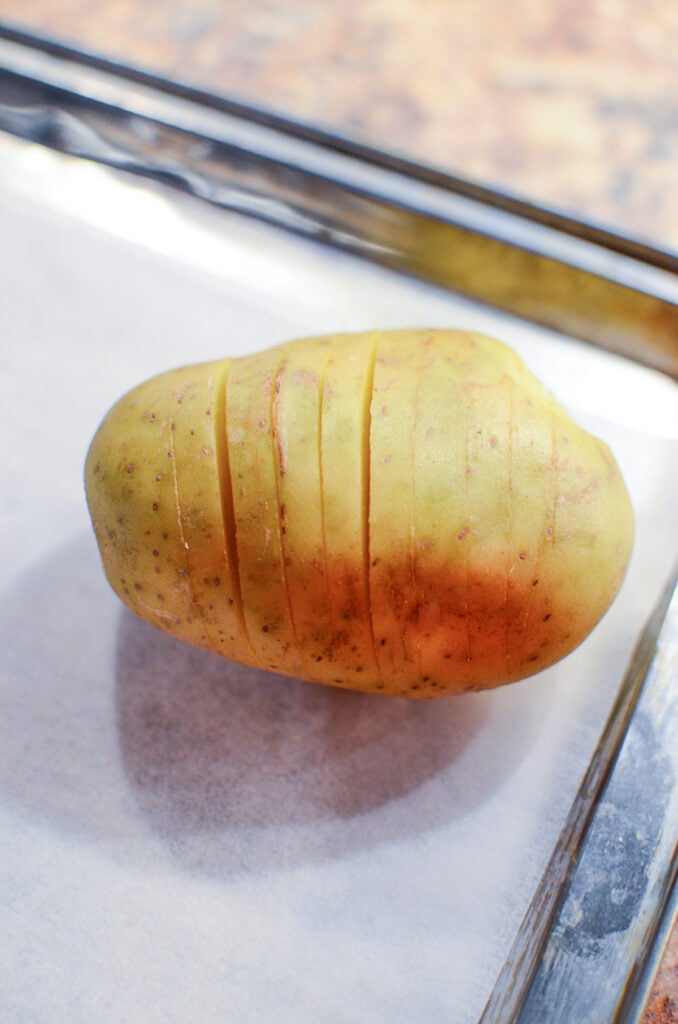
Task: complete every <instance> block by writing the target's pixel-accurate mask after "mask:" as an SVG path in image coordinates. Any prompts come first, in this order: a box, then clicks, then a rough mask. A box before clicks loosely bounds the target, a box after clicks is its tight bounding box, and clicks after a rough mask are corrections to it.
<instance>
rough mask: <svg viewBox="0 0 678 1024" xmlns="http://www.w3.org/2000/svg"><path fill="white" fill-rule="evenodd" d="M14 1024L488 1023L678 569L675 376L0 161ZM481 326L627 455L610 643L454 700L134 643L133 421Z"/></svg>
mask: <svg viewBox="0 0 678 1024" xmlns="http://www.w3.org/2000/svg"><path fill="white" fill-rule="evenodd" d="M0 290H1V298H0V379H1V380H2V385H3V386H2V402H1V403H0V430H1V437H2V445H0V475H1V479H2V484H1V485H0V554H1V557H2V567H3V572H2V577H1V588H0V907H2V911H1V912H0V951H1V952H0V1018H1V1019H2V1020H7V1021H12V1022H16V1024H22V1022H41V1024H42V1022H45V1024H48V1022H49V1024H52V1022H54V1021H68V1022H69V1024H80V1022H82V1024H85V1022H87V1024H91V1022H95V1021H96V1022H99V1024H108V1022H110V1024H118V1022H123V1021H124V1022H125V1024H133V1022H137V1021H138V1022H143V1024H155V1022H158V1024H161V1022H162V1024H170V1022H177V1024H188V1022H199V1024H212V1022H215V1024H217V1022H219V1024H221V1022H234V1024H264V1022H265V1024H271V1022H276V1024H286V1022H294V1024H306V1022H308V1024H311V1022H313V1024H325V1022H326V1024H359V1022H360V1024H362V1022H365V1021H370V1022H371V1024H387V1022H388V1024H391V1022H393V1024H400V1022H403V1024H405V1022H408V1024H409V1022H413V1021H420V1022H424V1024H443V1022H445V1024H474V1022H475V1021H476V1020H477V1018H478V1016H479V1015H480V1013H481V1011H482V1008H483V1006H484V1004H485V1001H486V999H487V998H488V996H489V994H490V992H491V989H492V986H493V984H494V981H495V979H496V977H497V975H498V973H499V971H500V969H501V966H502V964H503V962H504V959H505V957H506V955H507V953H508V951H509V949H510V946H511V943H512V941H513V938H514V936H515V933H516V930H517V928H518V926H519V924H520V921H521V919H522V917H523V914H524V912H525V910H526V908H527V905H528V903H529V900H530V898H531V895H532V893H533V890H534V887H535V885H536V883H537V882H538V880H539V877H540V875H541V873H542V871H543V869H544V867H545V865H546V863H547V861H548V858H549V856H550V853H551V850H552V848H553V844H554V842H555V840H556V838H557V836H558V834H559V831H560V829H561V827H562V824H563V822H564V820H565V817H566V815H567V812H568V809H569V806H570V803H571V801H572V798H573V796H574V794H575V792H576V789H577V786H578V784H579V782H580V779H581V777H582V774H583V772H584V770H585V767H586V764H587V762H588V760H589V758H590V756H591V753H592V751H593V749H594V747H595V744H596V741H597V738H598V735H599V733H600V730H601V728H602V725H603V723H604V721H605V718H606V715H607V713H608V711H609V708H610V705H611V702H612V699H613V696H614V693H615V691H616V688H617V686H618V684H619V681H620V679H621V676H622V674H623V671H624V667H625V665H626V662H627V659H628V657H629V654H630V652H631V649H632V646H633V643H634V639H635V637H636V636H637V634H638V632H639V630H640V627H641V624H642V622H643V621H644V619H645V618H646V616H647V615H648V613H649V610H650V606H651V604H652V603H653V601H654V600H655V598H656V597H657V595H658V592H659V589H660V587H661V584H662V582H663V580H664V577H665V575H666V574H667V572H668V567H669V564H670V562H671V560H672V558H673V557H674V556H675V553H676V513H675V509H676V499H677V498H678V485H677V481H676V456H677V442H676V439H677V438H678V408H677V399H676V391H675V388H674V386H673V385H672V384H671V383H670V382H668V381H667V380H665V379H664V378H662V377H661V376H659V375H657V374H654V373H652V372H650V371H646V370H643V369H640V368H638V367H634V366H632V365H630V364H629V363H626V362H624V361H622V360H620V359H616V358H614V357H611V356H608V355H605V354H602V353H599V352H597V351H595V350H593V349H591V348H588V347H586V346H584V345H581V344H578V343H575V342H572V341H571V340H568V339H564V338H561V337H559V336H557V335H555V334H553V333H549V332H547V331H543V330H540V329H538V328H535V327H533V326H529V325H525V324H522V323H520V322H519V321H517V320H512V319H510V318H508V317H503V316H501V315H499V314H497V313H493V312H490V311H488V310H486V309H483V308H481V307H478V306H475V305H474V304H472V303H470V302H466V301H464V300H462V299H460V298H456V297H454V296H451V295H448V294H445V293H444V292H442V291H439V290H436V289H433V288H429V287H426V286H424V285H421V284H417V283H415V282H413V281H407V280H404V279H402V278H399V277H396V276H395V275H392V274H389V273H388V272H386V271H381V270H379V269H377V268H374V267H370V266H367V265H365V264H362V263H360V262H359V261H357V260H353V259H351V258H350V257H347V256H342V255H340V254H338V253H332V252H329V251H325V250H323V249H320V248H317V247H315V246H313V245H311V244H308V243H305V242H301V241H299V240H295V239H293V238H291V237H287V236H285V235H282V234H280V233H278V232H276V231H274V230H273V229H269V228H267V227H265V226H263V225H260V224H255V223H250V222H247V221H244V220H241V219H239V218H237V217H234V216H233V217H232V216H228V215H224V214H217V213H215V212H210V211H205V210H204V209H198V208H197V207H196V206H195V205H194V204H192V203H190V202H188V201H184V200H179V199H178V198H176V197H168V196H165V195H162V194H159V193H153V192H150V191H148V190H146V189H144V188H140V187H139V186H135V185H130V184H129V183H126V182H123V181H121V180H120V179H118V178H116V177H114V176H111V175H109V174H108V173H107V172H105V171H102V170H101V169H98V168H95V167H93V166H90V165H87V164H81V163H79V162H77V161H70V160H67V159H65V158H61V157H57V156H55V155H54V154H51V153H48V152H47V151H45V150H42V149H40V148H38V147H32V146H26V145H24V144H20V143H17V142H14V141H12V140H9V139H0ZM395 325H398V326H408V325H418V326H421V325H426V326H473V327H475V328H477V329H479V330H484V331H486V332H488V333H491V334H495V335H496V336H498V337H501V338H502V339H503V340H505V341H507V342H509V343H510V344H513V345H514V346H515V347H516V348H517V349H518V351H519V352H520V353H521V354H522V355H523V356H524V358H525V359H526V361H527V362H528V364H529V365H530V366H531V368H532V369H533V370H534V371H535V372H537V373H538V375H540V376H541V378H542V379H543V381H544V382H545V383H546V384H547V385H548V386H550V387H551V389H552V390H553V391H554V392H555V393H556V394H557V396H558V397H559V398H560V400H561V401H563V402H564V404H566V405H567V406H568V407H569V408H570V410H571V411H572V412H573V413H574V414H575V415H576V416H577V417H578V418H579V419H581V420H582V421H584V422H585V424H586V425H588V426H589V427H590V428H591V429H593V430H595V431H596V432H597V433H599V434H600V435H601V436H603V437H604V438H605V439H606V440H607V441H608V442H609V443H610V444H611V446H612V448H613V450H614V452H615V454H616V456H617V459H618V461H619V463H620V465H621V467H622V470H623V472H624V474H625V476H626V478H627V482H628V485H629V488H630V490H631V493H632V498H633V501H634V505H635V509H636V514H637V520H638V536H637V543H636V549H635V553H634V558H633V562H632V566H631V570H630V572H629V576H628V578H627V581H626V583H625V585H624V588H623V591H622V593H621V595H620V597H619V599H618V600H617V602H616V603H615V605H614V606H613V608H612V610H611V612H610V613H609V614H608V616H606V618H605V619H604V620H603V622H602V623H601V624H600V626H599V627H598V628H597V629H596V630H595V631H594V633H593V634H592V636H591V637H590V638H589V640H588V641H587V642H586V643H585V644H584V645H582V647H580V648H579V649H578V650H577V651H576V652H575V653H574V654H572V655H571V656H570V657H569V658H568V659H566V660H565V661H564V662H562V663H561V664H559V665H557V666H555V667H554V668H552V669H550V670H548V671H547V672H545V673H543V674H542V675H540V676H538V677H535V678H534V679H531V680H527V681H525V682H523V683H519V684H515V685H513V686H511V687H507V688H504V689H503V690H498V691H496V692H493V693H490V694H470V695H468V696H464V697H461V698H451V699H448V700H443V701H438V702H434V703H416V702H408V701H405V700H399V699H386V698H380V697H370V696H364V695H352V694H347V693H343V692H338V691H336V692H335V691H333V690H331V689H325V688H322V687H318V686H312V685H310V684H306V683H302V682H297V681H290V680H286V679H282V678H281V677H277V676H270V675H265V674H263V673H257V672H254V671H251V670H247V669H244V668H242V667H239V666H237V665H234V664H231V663H229V662H226V661H223V660H221V659H218V658H216V657H213V656H211V655H209V654H206V653H204V652H200V651H197V650H193V649H191V648H189V647H186V646H183V645H181V644H179V643H177V642H175V641H173V640H172V639H171V638H169V637H167V636H165V635H163V634H160V633H158V632H157V631H155V630H153V629H152V628H151V627H149V626H147V625H145V624H144V623H142V622H140V621H138V620H137V619H136V618H134V617H133V616H132V615H131V614H130V613H128V612H127V611H126V610H124V609H123V608H122V607H121V606H120V604H119V602H118V601H117V599H116V598H115V596H114V595H113V593H112V592H111V591H110V589H109V588H108V585H107V583H106V581H105V579H104V576H103V573H102V571H101V568H100V564H99V559H98V553H97V551H96V546H95V544H94V540H93V536H92V534H91V531H90V528H89V522H88V517H87V512H86V507H85V502H84V494H83V488H82V466H83V461H84V457H85V452H86V449H87V445H88V443H89V440H90V438H91V436H92V434H93V432H94V430H95V429H96V426H97V424H98V422H99V420H100V419H101V417H102V416H103V414H104V413H105V411H106V410H107V408H108V407H109V406H110V405H111V404H112V402H113V401H115V399H116V398H117V397H118V396H119V395H120V394H121V393H122V392H123V391H124V390H126V389H128V388H129V387H131V386H133V385H134V384H136V383H137V382H139V381H140V380H142V379H144V378H146V377H148V376H149V375H151V374H153V373H155V372H158V371H160V370H164V369H167V368H169V367H171V366H173V365H178V364H182V363H187V362H193V361H199V360H201V359H210V358H215V357H218V356H222V355H231V354H242V353H245V352H248V351H253V350H255V349H257V348H263V347H265V346H269V345H272V344H274V343H276V342H279V341H283V340H287V339H288V338H292V337H295V336H299V335H304V334H312V333H316V332H323V331H336V330H353V329H355V330H360V329H369V328H373V327H381V326H395Z"/></svg>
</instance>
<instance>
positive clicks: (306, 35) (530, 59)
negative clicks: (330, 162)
mask: <svg viewBox="0 0 678 1024" xmlns="http://www.w3.org/2000/svg"><path fill="white" fill-rule="evenodd" d="M0 20H3V21H7V22H10V23H12V24H14V25H16V26H17V27H21V28H25V29H28V30H29V31H30V30H33V31H37V32H40V33H41V34H46V35H50V36H53V37H55V38H57V39H59V40H60V41H65V42H67V43H71V44H73V45H76V46H79V47H81V48H84V49H88V50H92V51H96V52H98V53H101V54H103V55H105V56H109V57H113V58H117V59H120V60H122V61H124V62H126V63H133V64H138V65H140V66H143V67H146V68H149V69H151V70H153V71H159V72H160V73H162V74H164V75H167V76H169V77H176V78H180V79H182V80H184V81H187V82H189V83H191V84H195V85H198V86H201V87H205V88H208V89H211V90H213V91H217V92H223V93H228V94H230V95H231V96H233V97H235V98H237V99H241V100H243V101H245V102H248V103H252V104H254V105H257V106H266V107H268V108H270V109H272V110H275V111H278V112H280V113H282V114H284V115H287V116H291V117H293V118H297V119H300V120H303V121H308V122H311V123H315V124H317V125H320V126H321V127H325V128H328V129H329V130H331V131H335V132H337V133H339V134H344V135H349V136H352V137H355V138H357V139H359V140H361V141H365V142H368V143H370V144H371V145H375V146H377V147H380V148H383V149H386V150H390V151H393V152H398V153H401V154H404V155H405V156H407V157H409V158H412V159H415V160H417V161H421V162H423V163H427V164H430V165H434V166H438V167H441V168H443V169H444V170H446V171H449V172H451V173H453V174H456V175H459V176H462V177H466V178H471V179H475V180H477V181H479V182H480V183H481V184H486V185H490V186H492V187H496V188H499V189H502V190H505V191H508V192H511V193H514V194H516V195H518V196H520V197H523V198H527V199H529V200H532V201H534V202H536V203H539V204H541V205H545V206H549V207H553V208H556V209H559V210H561V211H564V212H567V213H570V214H573V215H574V216H576V217H579V218H581V219H583V220H589V221H594V222H597V223H602V224H603V225H604V226H607V227H609V228H611V229H612V230H615V231H617V232H619V233H621V234H624V235H630V236H632V237H635V238H638V239H641V240H646V241H649V242H650V243H652V244H654V245H656V246H658V247H660V248H664V249H669V250H672V251H677V252H678V5H676V4H671V3H667V2H666V0H552V2H551V3H549V4H543V3H541V2H539V0H513V3H511V4H509V5H507V4H505V3H503V2H502V0H455V2H454V3H453V4H445V3H442V2H439V0H427V2H424V3H419V2H415V0H362V2H357V0H326V2H324V3H322V4H319V3H313V2H312V0H288V2H285V3H282V2H280V0H254V2H252V0H229V2H228V3H224V2H223V0H192V2H191V3H190V4H187V3H186V2H185V0H109V2H108V3H106V4H101V3H99V2H98V0H60V2H59V3H58V4H54V3H47V0H0ZM669 1022H678V929H677V930H676V931H675V932H674V934H673V937H672V940H671V942H670V944H669V949H668V952H667V954H666V956H665V957H664V961H663V963H662V966H661V968H660V972H659V976H658V979H657V983H656V985H655V989H654V991H653V993H652V995H651V997H650V1000H649V1003H648V1007H647V1010H646V1013H645V1015H644V1018H643V1024H669Z"/></svg>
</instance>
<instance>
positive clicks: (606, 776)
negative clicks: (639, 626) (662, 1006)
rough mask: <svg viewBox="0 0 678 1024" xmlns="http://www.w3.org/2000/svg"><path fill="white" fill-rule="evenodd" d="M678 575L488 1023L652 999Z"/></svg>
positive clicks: (618, 1007)
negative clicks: (650, 970)
mask: <svg viewBox="0 0 678 1024" xmlns="http://www.w3.org/2000/svg"><path fill="white" fill-rule="evenodd" d="M677 578H678V577H677V576H676V573H675V572H674V574H673V576H672V578H671V579H670V580H669V583H668V584H667V587H666V589H665V591H664V593H663V595H662V597H661V599H660V601H659V603H658V605H657V607H656V609H655V610H654V613H653V615H652V616H651V617H650V620H649V621H648V623H647V625H646V626H645V628H644V630H643V633H642V635H641V637H640V639H639V641H638V645H637V647H636V649H635V651H634V653H633V656H632V658H631V661H630V664H629V669H628V671H627V673H626V677H625V679H624V682H623V684H622V687H621V689H620V693H619V698H618V700H617V703H616V704H615V707H614V708H613V710H612V713H611V715H610V718H609V720H608V723H607V727H606V729H605V731H604V733H603V736H602V737H601V741H600V743H599V745H598V747H597V749H596V752H595V754H594V757H593V759H592V761H591V765H590V767H589V770H588V771H587V774H586V777H585V779H584V781H583V783H582V786H581V789H580V791H579V793H578V794H577V799H576V800H575V803H574V805H573V808H572V812H571V815H570V818H569V821H568V823H567V825H566V827H565V829H564V830H563V833H562V834H561V837H560V840H559V842H558V845H557V848H556V850H555V851H554V856H553V858H552V861H551V863H550V864H549V867H548V869H547V871H546V873H545V875H544V877H543V879H542V881H541V883H540V886H539V889H538V891H537V893H536V895H535V899H534V901H533V903H532V906H531V907H530V909H529V911H528V914H527V915H526V918H525V920H524V922H523V925H522V927H521V932H520V934H519V936H518V938H517V940H516V944H515V947H514V949H513V950H512V952H511V955H510V956H509V958H508V959H507V962H506V964H505V966H504V969H503V971H502V975H501V977H500V979H499V981H498V984H497V986H496V988H495V990H494V992H493V994H492V997H491V999H490V1002H489V1004H488V1006H487V1008H486V1010H485V1013H484V1014H483V1017H482V1024H491V1022H492V1024H499V1022H502V1021H517V1022H520V1024H537V1022H541V1021H545V1020H548V1021H549V1022H551V1021H553V1022H554V1024H588V1022H591V1024H596V1022H598V1021H616V1022H622V1021H624V1022H630V1021H632V1020H636V1019H637V1016H638V1015H639V1013H640V1012H641V1011H642V1001H641V1000H639V999H638V993H639V991H641V990H642V987H643V981H644V980H645V984H647V978H646V977H645V969H646V963H647V961H648V958H650V954H651V950H652V945H653V940H654V936H655V933H656V932H657V930H658V929H659V928H660V927H661V923H662V920H663V917H664V914H665V913H667V908H668V911H670V899H671V893H672V890H673V886H674V883H675V880H676V870H677V868H678V861H677V859H676V858H677V846H678V786H677V780H678V587H677V582H676V581H677ZM653 962H656V957H655V958H654V959H653Z"/></svg>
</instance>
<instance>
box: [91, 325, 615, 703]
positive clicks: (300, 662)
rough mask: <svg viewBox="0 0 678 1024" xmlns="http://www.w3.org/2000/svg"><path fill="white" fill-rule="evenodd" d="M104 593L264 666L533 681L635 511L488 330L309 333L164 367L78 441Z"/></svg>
mask: <svg viewBox="0 0 678 1024" xmlns="http://www.w3.org/2000/svg"><path fill="white" fill-rule="evenodd" d="M85 477H86V489H87V499H88V503H89V508H90V513H91V516H92V522H93V525H94V530H95V533H96V536H97V540H98V543H99V547H100V550H101V555H102V559H103V564H104V568H105V571H106V574H107V576H108V579H109V581H110V583H111V585H112V586H113V589H114V590H115V591H116V592H117V594H118V595H119V596H120V597H121V598H122V600H123V601H124V602H125V603H126V604H127V605H128V606H129V607H130V608H131V609H132V610H133V611H135V612H137V613H138V614H139V615H141V616H142V617H143V618H144V619H147V620H148V621H149V622H151V623H153V624H154V625H156V626H158V627H160V628H161V629H164V630H166V631H167V632H168V633H171V634H172V635H174V636H176V637H180V638H181V639H183V640H186V641H188V642H190V643H193V644H197V645H198V646H201V647H204V648H207V649H208V650H210V651H215V652H217V653H218V654H221V655H224V656H225V657H227V658H231V659H234V660H236V661H239V662H243V663H245V664H249V665H255V666H258V667H260V668H264V669H269V670H273V671H276V672H282V673H284V674H287V675H291V676H296V677H299V678H303V679H307V680H311V681H315V682H321V683H328V684H331V685H335V686H340V687H348V688H352V689H359V690H367V691H373V692H381V693H388V694H395V695H400V696H408V697H437V696H441V695H444V694H450V693H456V692H460V691H464V690H474V689H482V688H487V687H493V686H498V685H501V684H504V683H509V682H513V681H515V680H518V679H521V678H524V677H526V676H529V675H532V674H534V673H536V672H538V671H540V670H541V669H544V668H545V667H546V666H548V665H551V664H553V663H554V662H555V661H557V660H559V659H560V658H562V657H564V656H565V655H566V654H568V653H569V652H570V651H572V650H573V649H574V648H575V647H576V646H577V645H578V644H580V643H581V642H582V640H584V638H585V637H586V636H587V635H588V634H589V633H590V631H591V630H592V629H593V628H594V626H595V625H596V623H597V622H598V621H599V620H600V618H601V617H602V616H603V615H604V614H605V612H606V610H607V609H608V607H609V605H610V604H611V602H612V600H613V599H614V597H615V595H616V593H617V591H618V589H619V587H620V585H621V582H622V579H623V577H624V574H625V571H626V567H627V564H628V561H629V557H630V553H631V547H632V542H633V513H632V509H631V504H630V500H629V496H628V493H627V490H626V488H625V486H624V482H623V480H622V478H621V475H620V473H619V470H618V468H617V465H616V463H615V461H614V459H613V457H612V455H611V453H610V451H609V449H608V448H607V446H606V445H605V444H604V443H603V442H602V441H600V440H598V439H597V438H595V437H593V436H591V435H590V434H588V433H587V432H586V431H584V430H583V429H582V428H580V427H579V426H577V424H576V423H575V422H574V421H573V420H572V419H571V417H570V416H569V415H568V414H567V412H565V411H564V410H563V409H562V408H561V407H560V406H559V405H558V404H557V403H556V402H555V400H554V399H553V398H552V397H551V396H550V395H549V394H548V393H547V392H546V391H545V390H544V389H543V387H542V386H541V385H540V384H539V382H538V381H537V380H536V379H535V378H534V377H533V376H532V375H531V374H530V373H529V371H528V370H527V369H526V368H525V366H524V364H523V363H522V362H521V360H520V359H519V358H518V356H517V355H516V354H515V353H514V352H513V351H511V349H509V348H508V347H506V346H505V345H503V344H502V343H500V342H498V341H495V340H493V339H490V338H487V337H484V336H482V335H479V334H474V333H471V332H465V331H453V330H446V331H443V330H423V329H422V330H404V331H381V332H373V333H371V334H355V335H346V334H344V335H341V334H339V335H334V336H330V337H323V338H311V339H303V340H301V341H294V342H290V343H288V344H285V345H280V346H278V347H276V348H272V349H270V350H269V351H266V352H262V353H259V354H256V355H252V356H246V357H242V358H238V359H231V360H228V359H225V360H223V361H221V362H213V363H205V364H201V365H197V366H189V367H184V368H181V369H177V370H171V371H170V372H168V373H165V374H162V375H160V376H158V377H155V378H153V379H152V380H150V381H148V382H146V383H144V384H141V385H140V386H139V387H137V388H136V389H134V390H133V391H131V392H130V393H129V394H128V395H126V396H124V397H123V398H122V399H120V401H119V402H118V403H117V404H116V405H115V406H114V407H113V409H112V410H111V411H110V413H109V414H108V416H107V417H106V418H105V419H104V421H103V423H102V424H101V426H100V428H99V430H98V431H97V434H96V435H95V437H94V440H93V441H92V444H91V447H90V450H89V453H88V456H87V463H86V469H85Z"/></svg>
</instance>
